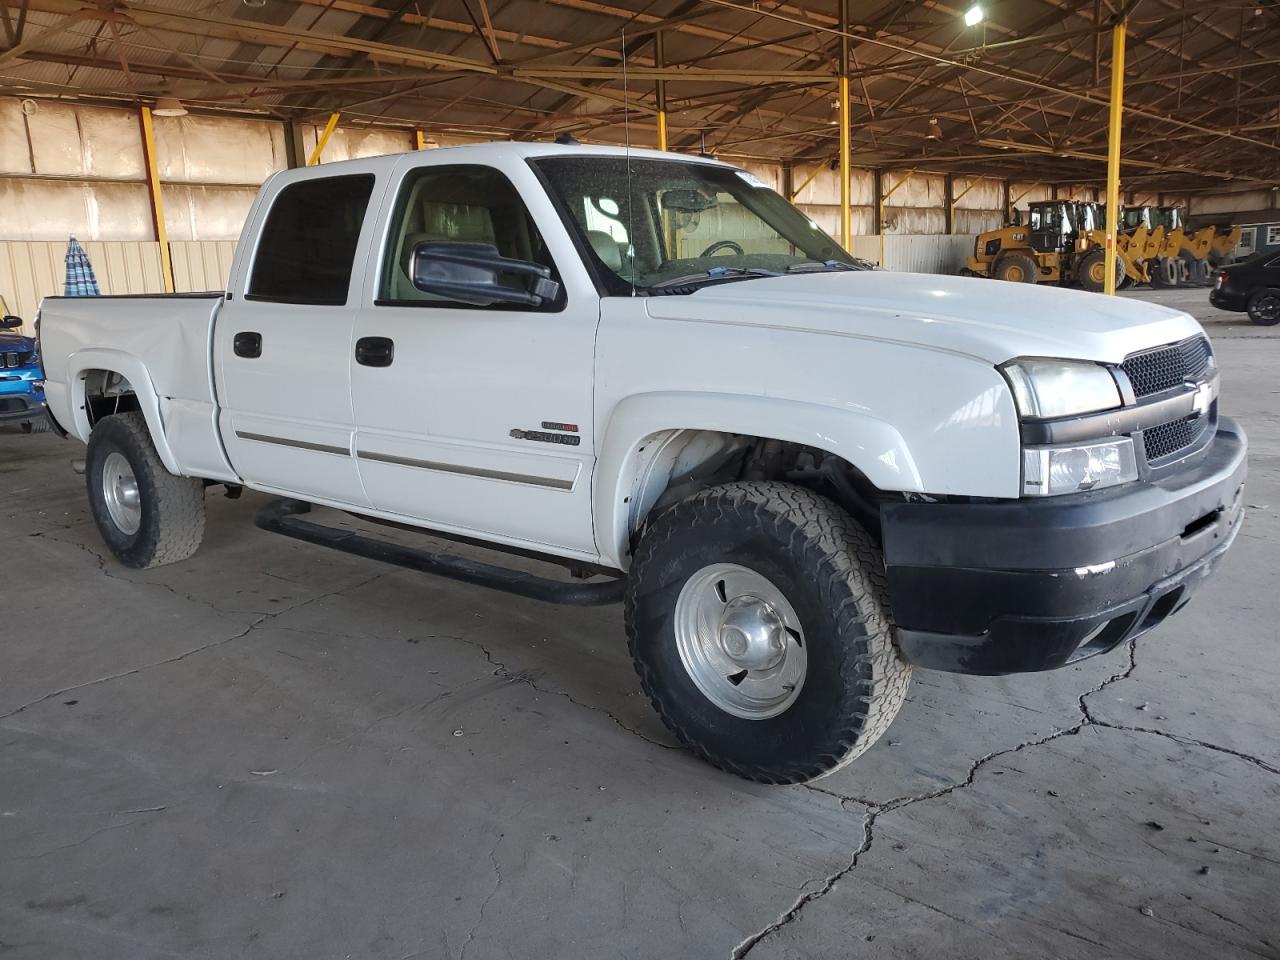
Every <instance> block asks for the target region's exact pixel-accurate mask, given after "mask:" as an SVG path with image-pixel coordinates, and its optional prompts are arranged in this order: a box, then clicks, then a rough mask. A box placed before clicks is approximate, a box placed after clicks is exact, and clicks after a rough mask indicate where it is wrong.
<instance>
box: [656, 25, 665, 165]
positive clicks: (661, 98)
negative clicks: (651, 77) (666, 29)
mask: <svg viewBox="0 0 1280 960" xmlns="http://www.w3.org/2000/svg"><path fill="white" fill-rule="evenodd" d="M653 64H654V66H655V67H657V68H658V69H659V70H661V69H662V68H663V67H665V66H666V65H667V51H666V43H665V41H664V36H663V33H662V31H661V30H658V31H656V32H655V33H654V35H653ZM653 97H654V102H655V104H656V106H657V108H658V149H659V150H666V149H667V81H666V80H657V81H655V83H654V91H653Z"/></svg>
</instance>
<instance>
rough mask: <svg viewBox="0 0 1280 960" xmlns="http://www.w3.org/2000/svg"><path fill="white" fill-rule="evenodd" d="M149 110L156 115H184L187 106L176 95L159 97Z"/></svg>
mask: <svg viewBox="0 0 1280 960" xmlns="http://www.w3.org/2000/svg"><path fill="white" fill-rule="evenodd" d="M151 112H152V113H154V114H155V115H156V116H157V117H185V116H186V115H187V108H186V107H184V106H183V105H182V101H181V100H179V99H178V98H177V97H159V98H158V99H157V100H156V105H155V106H154V107H152V108H151Z"/></svg>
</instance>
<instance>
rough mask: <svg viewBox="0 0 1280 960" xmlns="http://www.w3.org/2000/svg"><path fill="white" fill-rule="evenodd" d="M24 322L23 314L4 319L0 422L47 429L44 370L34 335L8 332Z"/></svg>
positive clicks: (0, 339) (0, 345)
mask: <svg viewBox="0 0 1280 960" xmlns="http://www.w3.org/2000/svg"><path fill="white" fill-rule="evenodd" d="M20 326H22V320H21V318H19V317H13V316H6V317H4V319H2V320H0V423H18V424H21V426H22V429H23V430H26V431H27V432H28V433H30V432H31V431H32V430H36V429H44V427H45V424H46V423H47V422H48V421H47V419H46V417H45V403H44V371H43V370H42V369H41V366H40V354H39V352H38V351H37V350H36V342H35V340H34V339H32V338H31V337H24V336H22V335H21V334H17V333H5V332H4V331H6V330H12V329H14V328H16V327H20Z"/></svg>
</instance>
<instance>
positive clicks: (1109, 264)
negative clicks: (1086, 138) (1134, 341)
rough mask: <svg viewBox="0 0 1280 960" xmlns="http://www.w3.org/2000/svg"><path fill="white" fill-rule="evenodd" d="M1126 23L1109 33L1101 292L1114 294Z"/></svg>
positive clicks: (1116, 26)
mask: <svg viewBox="0 0 1280 960" xmlns="http://www.w3.org/2000/svg"><path fill="white" fill-rule="evenodd" d="M1125 29H1126V24H1125V21H1124V20H1123V19H1121V20H1117V21H1116V25H1115V26H1114V27H1113V28H1112V30H1111V114H1110V124H1109V127H1108V132H1107V246H1106V254H1105V255H1106V260H1105V261H1104V262H1103V265H1104V266H1105V267H1106V273H1105V275H1104V276H1105V278H1106V279H1105V280H1104V281H1103V292H1104V293H1106V294H1110V295H1114V294H1115V292H1116V257H1115V251H1116V227H1117V226H1118V225H1119V223H1120V127H1121V123H1122V121H1123V120H1124V38H1125Z"/></svg>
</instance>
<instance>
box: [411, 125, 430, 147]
mask: <svg viewBox="0 0 1280 960" xmlns="http://www.w3.org/2000/svg"><path fill="white" fill-rule="evenodd" d="M413 149H415V150H425V149H427V135H426V134H425V133H423V132H422V131H421V130H415V131H413Z"/></svg>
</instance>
